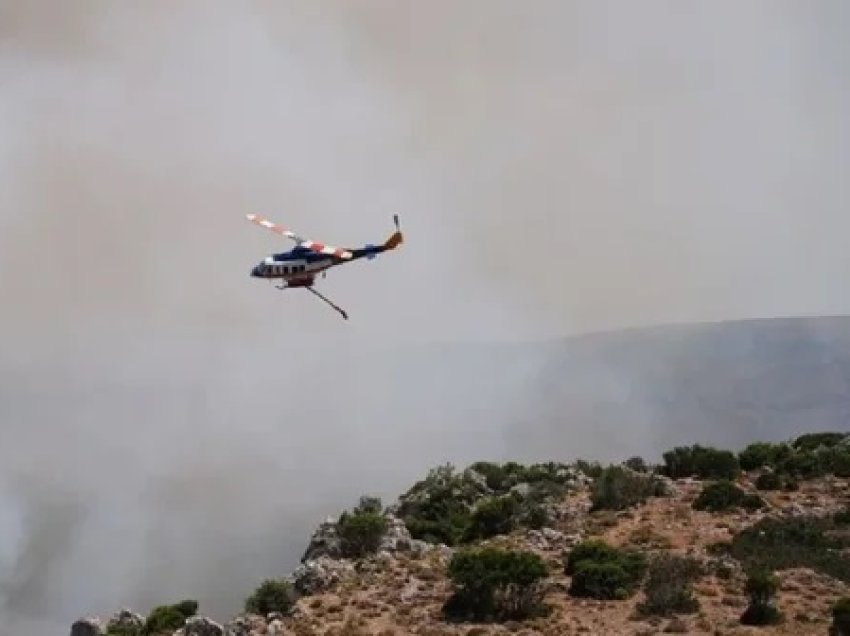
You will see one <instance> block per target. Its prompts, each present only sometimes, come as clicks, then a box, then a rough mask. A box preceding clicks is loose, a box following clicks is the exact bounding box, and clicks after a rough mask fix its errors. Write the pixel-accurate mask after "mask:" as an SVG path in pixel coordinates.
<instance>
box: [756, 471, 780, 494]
mask: <svg viewBox="0 0 850 636" xmlns="http://www.w3.org/2000/svg"><path fill="white" fill-rule="evenodd" d="M756 488H758V489H759V490H779V489H780V488H782V478H781V477H780V476H779V475H778V474H777V473H762V474H761V475H759V476H758V478H757V479H756Z"/></svg>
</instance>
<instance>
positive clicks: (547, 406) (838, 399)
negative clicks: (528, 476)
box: [512, 317, 850, 457]
mask: <svg viewBox="0 0 850 636" xmlns="http://www.w3.org/2000/svg"><path fill="white" fill-rule="evenodd" d="M543 361H544V362H543V364H542V366H541V368H540V369H539V371H538V372H537V374H536V375H534V376H532V377H530V378H529V379H528V385H529V386H530V387H533V389H532V399H531V400H530V405H529V408H528V419H529V421H533V422H534V425H533V426H529V427H526V428H523V429H522V430H514V431H512V434H513V435H514V436H515V437H517V438H518V437H521V438H522V444H523V446H530V447H531V452H533V453H536V454H540V453H542V452H545V450H546V449H547V448H552V447H553V446H554V447H559V446H561V445H562V444H563V445H564V446H566V445H568V444H569V439H570V437H571V436H575V435H576V434H577V433H578V435H579V437H580V438H584V434H585V433H587V434H592V435H593V439H595V440H598V443H596V444H591V449H590V451H589V452H591V453H592V454H595V455H605V456H608V455H611V454H613V455H615V456H616V455H617V453H618V452H619V453H632V452H637V451H640V452H641V453H643V454H646V455H647V456H652V457H657V456H658V453H659V452H660V450H659V449H663V448H668V447H669V446H671V445H672V444H677V443H693V442H703V443H709V444H716V445H719V446H724V447H737V446H741V445H744V444H746V443H748V442H749V441H751V440H753V439H767V440H779V439H786V438H788V437H790V436H792V435H796V434H799V433H800V432H805V431H815V430H833V429H836V430H844V429H845V428H846V427H847V424H848V422H850V318H846V317H839V318H793V319H774V320H752V321H740V322H722V323H715V324H698V325H687V326H674V327H659V328H652V329H637V330H630V331H622V332H616V333H610V334H600V335H592V336H586V337H582V338H575V339H570V340H567V341H564V342H562V343H558V344H552V345H551V347H548V348H547V351H546V352H545V354H544V356H543Z"/></svg>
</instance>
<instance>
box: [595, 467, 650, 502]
mask: <svg viewBox="0 0 850 636" xmlns="http://www.w3.org/2000/svg"><path fill="white" fill-rule="evenodd" d="M663 494H664V489H663V485H662V484H661V482H659V481H657V480H656V479H655V477H654V476H652V475H647V474H644V473H637V472H635V471H633V470H631V469H629V468H626V467H625V466H609V467H607V468H605V469H604V470H603V471H602V474H601V475H600V476H599V477H598V478H597V479H596V480H595V481H594V482H593V486H592V490H591V493H590V499H591V502H592V508H591V510H593V511H596V510H624V509H625V508H629V507H631V506H634V505H637V504H641V503H644V502H645V501H646V500H647V499H648V498H650V497H655V496H660V495H663Z"/></svg>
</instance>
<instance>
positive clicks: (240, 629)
mask: <svg viewBox="0 0 850 636" xmlns="http://www.w3.org/2000/svg"><path fill="white" fill-rule="evenodd" d="M263 633H266V619H265V618H263V617H262V616H259V615H258V614H242V615H240V616H237V617H236V618H234V619H233V620H231V621H230V622H228V623H226V624H225V626H224V634H225V636H253V635H254V634H263Z"/></svg>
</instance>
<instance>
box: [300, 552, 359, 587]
mask: <svg viewBox="0 0 850 636" xmlns="http://www.w3.org/2000/svg"><path fill="white" fill-rule="evenodd" d="M352 575H354V566H353V565H352V564H351V563H350V562H348V561H344V560H341V559H332V558H330V557H327V556H320V557H319V558H317V559H314V560H309V561H306V562H304V563H302V564H301V565H300V566H299V567H298V568H297V569H296V570H295V572H293V573H292V579H293V584H294V585H295V589H296V590H297V591H298V592H299V594H303V595H305V596H310V595H312V594H318V593H320V592H327V591H330V590H332V589H334V588H335V587H336V586H337V585H339V583H341V582H342V581H343V580H345V579H346V578H348V577H350V576H352Z"/></svg>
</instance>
